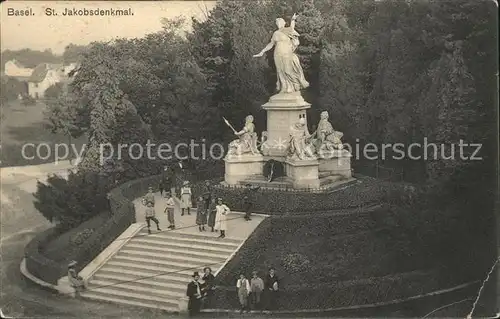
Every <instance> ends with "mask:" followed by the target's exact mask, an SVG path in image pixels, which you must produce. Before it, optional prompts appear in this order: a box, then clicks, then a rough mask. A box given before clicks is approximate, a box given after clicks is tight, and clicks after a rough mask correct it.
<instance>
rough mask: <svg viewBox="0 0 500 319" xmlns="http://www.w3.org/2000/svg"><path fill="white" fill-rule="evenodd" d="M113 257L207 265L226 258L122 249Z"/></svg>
mask: <svg viewBox="0 0 500 319" xmlns="http://www.w3.org/2000/svg"><path fill="white" fill-rule="evenodd" d="M115 256H129V257H138V258H146V259H148V260H152V259H154V260H155V261H156V260H158V261H165V262H168V261H173V262H178V261H180V260H182V261H185V262H187V263H193V262H194V263H196V264H198V263H204V264H207V265H211V264H215V263H218V262H224V261H225V260H226V259H227V258H226V257H225V256H224V257H222V256H221V257H219V258H206V257H199V258H194V257H188V256H186V255H185V254H184V253H175V254H174V253H172V252H169V253H168V254H166V253H151V252H145V251H138V250H127V248H123V249H122V250H120V251H119V252H118V254H116V255H115Z"/></svg>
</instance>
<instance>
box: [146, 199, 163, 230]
mask: <svg viewBox="0 0 500 319" xmlns="http://www.w3.org/2000/svg"><path fill="white" fill-rule="evenodd" d="M146 205H147V207H146V224H147V225H148V233H149V234H151V221H154V222H155V224H156V229H157V230H158V231H161V229H160V222H159V221H158V219H157V218H156V214H155V207H154V206H153V204H152V203H151V202H148V203H147V204H146Z"/></svg>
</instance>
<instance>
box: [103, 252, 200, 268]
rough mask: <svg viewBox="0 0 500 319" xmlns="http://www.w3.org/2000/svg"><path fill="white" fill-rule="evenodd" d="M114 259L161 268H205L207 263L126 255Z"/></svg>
mask: <svg viewBox="0 0 500 319" xmlns="http://www.w3.org/2000/svg"><path fill="white" fill-rule="evenodd" d="M112 260H113V261H119V262H127V263H133V264H139V265H147V266H152V267H160V268H178V269H185V268H190V269H191V268H203V267H204V265H206V264H207V263H201V262H191V263H190V262H189V261H185V262H183V261H182V260H177V261H164V260H158V259H153V258H150V259H147V258H140V257H136V256H124V255H121V256H120V255H117V256H115V257H113V259H112Z"/></svg>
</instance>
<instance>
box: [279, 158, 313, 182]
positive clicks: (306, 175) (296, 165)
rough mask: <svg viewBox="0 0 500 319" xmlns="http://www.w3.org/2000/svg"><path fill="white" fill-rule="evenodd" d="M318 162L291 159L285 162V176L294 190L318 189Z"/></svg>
mask: <svg viewBox="0 0 500 319" xmlns="http://www.w3.org/2000/svg"><path fill="white" fill-rule="evenodd" d="M318 168H319V161H318V160H317V159H307V160H300V159H292V158H287V159H286V161H285V169H286V175H287V176H288V177H289V178H290V179H291V180H292V182H293V187H294V188H319V186H320V183H319V169H318Z"/></svg>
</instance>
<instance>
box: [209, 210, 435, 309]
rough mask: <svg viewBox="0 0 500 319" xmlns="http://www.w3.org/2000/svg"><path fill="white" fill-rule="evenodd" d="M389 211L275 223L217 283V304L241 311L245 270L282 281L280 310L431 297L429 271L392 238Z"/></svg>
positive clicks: (271, 222) (256, 234)
mask: <svg viewBox="0 0 500 319" xmlns="http://www.w3.org/2000/svg"><path fill="white" fill-rule="evenodd" d="M383 218H384V214H383V212H374V213H370V212H365V213H357V214H355V213H353V214H350V215H343V216H338V215H337V216H335V215H332V216H329V217H313V216H306V217H293V218H272V217H271V218H269V219H267V220H266V221H264V222H263V223H262V224H261V225H260V226H259V228H258V229H257V230H256V231H255V232H254V234H252V236H251V237H250V238H249V239H248V240H247V242H246V243H245V245H244V246H243V247H242V249H241V250H240V251H239V252H238V253H237V254H236V256H235V258H234V259H232V260H231V262H230V263H229V264H228V265H227V266H226V267H225V268H224V269H223V270H222V271H221V273H220V274H219V275H218V277H217V281H218V286H219V289H218V291H217V305H218V306H219V307H221V308H229V309H231V308H238V301H237V294H236V290H235V288H234V286H235V284H236V280H237V277H238V276H239V274H240V273H241V272H243V273H245V274H247V276H249V275H250V274H251V272H252V271H253V270H257V271H259V272H260V274H261V276H264V275H265V273H266V271H267V268H268V267H270V266H273V267H275V268H276V269H277V271H278V275H279V277H280V278H282V285H281V286H282V288H283V290H282V291H281V292H280V293H281V297H280V308H281V309H287V310H293V309H316V308H333V307H342V306H349V305H359V304H367V303H375V302H380V301H389V300H393V299H396V298H402V297H409V296H412V295H416V294H419V293H422V292H428V291H432V290H433V289H436V286H435V285H434V283H433V282H432V281H430V280H429V278H430V276H433V275H431V273H430V272H429V271H422V267H421V266H422V265H420V264H419V263H417V262H415V260H412V259H411V258H409V257H408V253H407V252H405V250H404V249H403V248H404V246H405V244H404V243H401V242H399V241H397V240H394V239H393V238H392V237H391V236H390V232H387V231H386V229H385V227H384V222H383Z"/></svg>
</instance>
